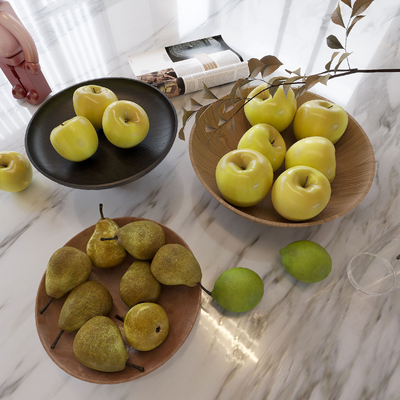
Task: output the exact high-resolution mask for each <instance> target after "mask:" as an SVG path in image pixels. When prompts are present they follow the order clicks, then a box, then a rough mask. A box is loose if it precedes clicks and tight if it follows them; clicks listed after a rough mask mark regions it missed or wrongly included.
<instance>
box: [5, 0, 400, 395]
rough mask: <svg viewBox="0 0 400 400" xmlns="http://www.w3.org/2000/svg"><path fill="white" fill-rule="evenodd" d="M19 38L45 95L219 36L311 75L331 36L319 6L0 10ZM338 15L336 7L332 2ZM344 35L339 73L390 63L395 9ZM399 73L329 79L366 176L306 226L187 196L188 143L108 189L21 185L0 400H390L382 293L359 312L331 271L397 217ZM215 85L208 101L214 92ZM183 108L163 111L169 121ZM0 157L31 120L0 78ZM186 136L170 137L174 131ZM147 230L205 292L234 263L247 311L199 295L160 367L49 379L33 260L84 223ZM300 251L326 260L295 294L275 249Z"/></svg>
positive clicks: (13, 208)
mask: <svg viewBox="0 0 400 400" xmlns="http://www.w3.org/2000/svg"><path fill="white" fill-rule="evenodd" d="M11 3H12V5H13V6H14V9H15V11H16V12H17V13H18V15H19V17H20V18H21V20H22V21H23V22H24V24H25V26H26V27H27V29H28V30H29V31H30V33H31V34H32V36H33V37H34V39H35V41H36V43H37V46H38V50H39V54H40V60H41V64H42V66H43V72H44V74H45V76H46V77H47V78H48V81H49V84H50V86H51V87H52V89H53V94H54V93H57V92H58V91H60V90H62V89H63V88H66V87H68V86H70V85H72V84H75V83H79V82H81V81H84V80H88V79H94V78H99V77H104V76H115V77H132V76H133V75H132V71H131V69H130V67H129V64H128V61H127V56H128V55H129V54H134V53H139V52H143V51H146V50H151V49H156V48H159V47H162V46H166V45H171V44H176V43H179V42H184V41H188V40H192V39H199V38H203V37H207V36H212V35H216V34H222V36H223V37H224V39H225V40H226V41H227V42H228V44H230V45H231V46H232V47H234V48H235V49H236V50H238V51H239V52H240V53H241V54H242V55H243V56H244V57H245V58H246V59H247V58H250V57H262V56H264V55H267V54H273V55H275V56H277V57H278V58H279V59H280V60H281V61H282V62H283V63H284V65H285V67H286V68H288V69H292V70H293V69H296V68H298V67H301V68H302V71H304V72H305V73H308V74H309V73H311V72H319V71H321V70H322V69H323V66H324V65H325V63H326V62H327V61H328V60H329V59H330V55H331V54H332V50H331V49H329V48H328V47H327V46H326V44H325V38H326V36H328V34H337V35H338V37H339V35H341V34H342V31H341V30H340V28H339V27H337V26H335V25H334V24H333V23H332V22H330V19H329V16H330V14H331V12H332V11H333V10H334V8H335V7H336V5H337V1H336V0H333V1H329V2H321V1H317V0H304V1H293V0H285V1H280V2H277V1H274V0H262V1H261V0H259V1H256V0H242V1H239V0H212V1H211V0H209V1H208V0H207V1H205V0H204V1H199V0H195V1H188V0H130V1H129V0H116V1H100V0H80V1H76V0H72V1H66V0H59V1H51V0H41V1H34V2H31V1H26V0H12V1H11ZM342 7H344V9H345V6H342ZM366 15H367V17H365V18H364V19H363V20H362V21H360V22H359V23H358V25H357V26H355V27H354V29H353V32H352V33H351V35H350V37H349V43H348V45H349V50H350V51H353V52H354V53H353V55H352V56H351V57H352V58H351V60H352V66H354V67H359V68H394V67H400V54H399V46H398V41H399V31H400V6H399V3H398V1H397V0H380V1H375V2H374V3H373V4H372V5H371V6H370V8H369V9H368V10H367V12H366ZM399 85H400V74H369V75H361V74H360V75H354V76H349V77H346V78H339V79H335V80H332V81H331V82H329V84H328V86H326V87H324V86H322V85H320V86H316V87H315V90H314V91H315V92H316V93H318V94H321V95H323V96H325V97H328V98H330V99H332V100H333V101H335V102H337V103H338V104H340V105H342V106H343V107H345V108H346V110H347V111H348V112H349V113H350V114H351V115H353V117H354V118H355V119H356V120H357V121H358V123H359V124H360V125H361V126H362V127H363V129H364V130H365V132H366V134H367V135H368V137H369V139H370V141H371V143H372V145H373V148H374V152H375V157H376V176H375V180H374V182H373V185H372V188H371V190H370V191H369V193H368V194H367V196H366V197H365V198H364V200H363V201H362V202H361V203H360V204H359V205H358V206H357V207H356V208H355V209H354V210H352V211H351V212H349V213H348V214H346V215H345V216H343V217H341V218H339V219H336V220H334V221H332V222H329V223H326V224H324V225H318V226H314V227H309V228H290V229H285V228H273V227H268V226H264V225H260V224H256V223H253V222H251V221H248V220H245V219H243V218H241V217H239V216H237V215H236V214H234V213H232V212H231V211H229V210H227V209H226V208H224V207H223V206H222V205H220V204H219V203H218V202H217V201H216V200H215V199H214V198H212V197H211V195H210V194H209V193H208V192H207V191H206V190H205V189H204V187H203V186H202V185H201V183H200V181H199V180H198V179H197V177H196V175H195V173H194V171H193V168H192V166H191V163H190V158H189V154H188V141H182V140H179V139H176V141H175V143H174V145H173V148H172V150H171V152H170V153H169V154H168V156H167V157H166V158H165V159H164V160H163V162H162V163H161V164H160V165H159V166H158V167H156V168H155V169H154V170H153V171H151V172H150V173H149V174H148V175H146V176H145V177H144V178H141V179H139V180H137V181H135V182H132V183H130V184H128V185H125V186H121V187H118V188H113V189H107V190H100V191H85V190H77V189H71V188H68V187H64V186H61V185H59V184H57V183H55V182H53V181H51V180H49V179H47V178H46V177H44V176H43V175H41V174H40V173H39V172H38V171H35V172H34V178H33V182H32V184H31V185H30V186H29V187H28V189H26V190H25V191H23V192H20V193H17V194H12V193H6V192H1V193H0V221H1V229H0V270H1V279H0V293H1V295H0V321H1V330H0V358H1V360H2V362H1V365H0V398H1V399H13V400H20V399H28V398H29V399H34V400H38V399H40V400H43V399H54V400H70V399H72V398H73V399H76V400H83V399H93V398H96V399H98V400H106V399H110V398H112V399H128V398H129V399H142V400H150V399H182V400H183V399H185V400H186V399H191V400H192V399H199V400H203V399H204V400H209V399H221V400H222V399H224V400H225V399H229V400H236V399H238V400H241V399H251V400H259V399H268V400H278V399H279V400H294V399H296V400H303V399H312V400H364V399H374V400H375V399H376V400H394V399H398V398H399V391H400V339H399V334H398V332H399V328H400V318H399V315H400V314H399V301H400V291H397V292H394V293H392V294H390V295H387V296H384V297H379V298H368V297H365V296H363V295H361V294H358V292H356V291H355V289H354V288H353V287H352V286H351V284H350V283H349V281H348V279H347V275H346V265H347V263H348V261H349V259H350V258H351V257H352V256H353V255H354V254H355V253H357V252H358V251H360V250H362V248H364V247H366V246H367V245H368V244H369V243H371V241H373V240H374V238H376V237H377V236H379V235H380V234H381V233H383V232H384V231H386V230H387V229H389V228H390V227H392V226H394V225H395V224H396V223H397V222H399V221H400V215H399V211H400V197H399V196H398V194H399V187H400V175H399V172H400V167H399V162H398V159H399V152H400V141H399V139H398V138H399V130H400V117H399V115H400V94H399V91H398V87H399ZM230 87H231V86H230V85H226V86H224V87H220V88H218V89H216V93H218V94H219V95H222V94H226V93H228V92H229V90H230ZM190 97H195V98H196V99H198V100H199V101H200V100H201V94H200V93H196V94H195V95H193V96H192V95H185V96H181V97H178V98H174V99H173V104H174V106H175V107H176V110H177V113H178V117H179V120H180V118H181V116H182V107H185V108H188V107H190V100H189V99H190ZM0 107H1V108H0V150H14V151H18V152H21V153H24V154H25V148H24V136H25V130H26V127H27V125H28V123H29V120H30V118H31V117H32V115H33V113H34V112H35V111H36V109H37V108H38V106H31V105H29V104H27V103H26V102H25V101H16V100H15V99H14V98H13V97H12V96H11V87H10V85H9V83H8V81H7V80H6V79H5V77H4V76H3V75H2V74H0ZM187 135H188V132H187ZM100 202H101V203H103V204H104V206H105V209H106V212H107V214H108V216H111V217H123V216H136V217H144V218H148V219H153V220H155V221H158V222H160V223H162V224H165V225H167V226H169V227H170V228H171V229H173V230H174V231H176V232H177V233H178V234H179V235H181V236H182V237H183V238H184V239H185V240H186V242H187V243H188V244H189V246H190V247H191V249H192V250H193V252H194V254H195V255H196V256H197V258H198V260H199V262H200V263H201V266H202V269H203V283H204V285H205V286H206V287H210V286H211V285H212V284H213V282H214V280H215V279H216V277H217V276H218V275H219V274H220V273H221V272H222V271H224V270H226V269H228V268H231V267H235V266H243V267H248V268H251V269H253V270H255V271H256V272H257V273H258V274H259V275H260V276H261V277H262V278H263V280H264V283H265V295H264V298H263V300H262V302H261V303H260V304H259V305H258V306H257V307H256V308H255V309H254V310H252V311H251V312H248V313H244V314H240V315H234V314H232V313H226V312H224V311H223V310H222V309H221V308H220V307H218V306H217V305H216V304H215V303H214V302H210V299H209V298H208V296H206V295H203V297H202V304H201V308H200V313H199V315H198V319H197V321H196V323H195V325H194V328H193V330H192V332H191V334H190V335H189V337H188V339H187V340H186V342H185V343H184V345H183V346H182V347H181V348H180V349H179V350H178V352H177V353H176V354H175V355H174V356H173V357H172V358H171V359H170V360H169V361H168V362H167V363H165V364H164V365H163V366H161V367H160V368H159V369H157V370H156V371H154V372H153V373H151V374H149V375H146V376H145V377H143V378H141V379H138V380H134V381H132V382H128V383H123V384H119V385H95V384H91V383H86V382H83V381H81V380H78V379H76V378H73V377H71V376H69V375H68V374H66V373H65V372H64V371H62V370H61V369H60V368H58V367H57V366H56V365H55V364H54V363H53V362H52V360H51V359H50V358H49V357H48V356H47V354H46V352H45V351H44V349H43V347H42V345H41V343H40V341H39V338H38V335H37V331H36V326H35V318H34V305H35V298H36V292H37V288H38V285H39V282H40V280H41V277H42V275H43V273H44V270H45V268H46V265H47V261H48V259H49V257H50V255H51V254H52V253H53V252H54V251H55V250H56V249H57V248H58V247H60V246H61V245H63V244H64V243H66V242H67V241H68V240H69V239H70V238H71V237H73V236H74V235H76V234H77V233H78V232H80V231H81V230H83V229H84V228H86V227H88V226H90V225H92V224H93V223H94V222H95V221H97V219H98V204H99V203H100ZM298 239H310V240H314V241H316V242H318V243H320V244H321V245H323V246H324V247H325V248H326V249H327V250H328V251H329V253H330V254H331V256H332V259H333V270H332V273H331V274H330V275H329V277H328V278H327V279H326V280H324V281H322V282H320V283H318V284H313V285H311V284H302V283H300V282H297V281H295V280H294V279H292V278H291V277H290V276H288V274H286V273H285V271H284V269H283V267H282V265H281V261H280V256H279V253H278V250H279V249H281V248H282V247H284V246H285V245H286V244H288V243H290V242H292V241H294V240H298Z"/></svg>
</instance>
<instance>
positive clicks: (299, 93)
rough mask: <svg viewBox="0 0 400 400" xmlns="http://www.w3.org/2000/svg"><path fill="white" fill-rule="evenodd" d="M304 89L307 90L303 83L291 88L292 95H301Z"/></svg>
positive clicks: (296, 96)
mask: <svg viewBox="0 0 400 400" xmlns="http://www.w3.org/2000/svg"><path fill="white" fill-rule="evenodd" d="M306 91H307V89H306V87H305V85H303V86H300V87H298V88H296V89H293V92H294V97H295V98H296V99H297V98H298V97H300V96H301V95H303V94H304V93H305V92H306Z"/></svg>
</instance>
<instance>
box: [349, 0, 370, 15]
mask: <svg viewBox="0 0 400 400" xmlns="http://www.w3.org/2000/svg"><path fill="white" fill-rule="evenodd" d="M373 1H374V0H356V1H355V3H354V5H353V11H352V13H351V18H353V17H355V16H356V15H359V14H361V13H363V12H364V11H365V10H366V9H367V8H368V7H369V6H370V5H371V3H372V2H373Z"/></svg>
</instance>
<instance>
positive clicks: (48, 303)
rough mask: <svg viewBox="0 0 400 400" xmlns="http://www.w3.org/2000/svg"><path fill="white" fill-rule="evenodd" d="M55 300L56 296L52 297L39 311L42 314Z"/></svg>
mask: <svg viewBox="0 0 400 400" xmlns="http://www.w3.org/2000/svg"><path fill="white" fill-rule="evenodd" d="M53 300H54V297H50V299H49V301H48V302H47V304H46V305H45V306H44V307H43V308H42V309H41V310H40V311H39V312H40V314H43V313H44V312H45V311H46V310H47V307H48V306H49V305H50V304H51V302H52V301H53Z"/></svg>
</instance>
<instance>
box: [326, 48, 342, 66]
mask: <svg viewBox="0 0 400 400" xmlns="http://www.w3.org/2000/svg"><path fill="white" fill-rule="evenodd" d="M338 54H339V51H335V52H333V54H332V57H331V61H329V62H328V63H327V64H326V65H325V69H326V70H327V71H329V70H330V69H331V64H332V61H333V60H334V59H335V58H336V56H337V55H338Z"/></svg>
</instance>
